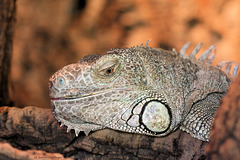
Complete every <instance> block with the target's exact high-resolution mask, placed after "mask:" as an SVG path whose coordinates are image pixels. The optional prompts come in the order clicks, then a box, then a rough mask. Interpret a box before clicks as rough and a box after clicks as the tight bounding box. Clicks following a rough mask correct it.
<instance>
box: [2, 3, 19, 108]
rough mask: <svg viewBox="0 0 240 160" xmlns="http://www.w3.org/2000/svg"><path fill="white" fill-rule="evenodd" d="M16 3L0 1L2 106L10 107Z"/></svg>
mask: <svg viewBox="0 0 240 160" xmlns="http://www.w3.org/2000/svg"><path fill="white" fill-rule="evenodd" d="M15 2H16V1H15V0H0V106H2V105H10V95H9V88H10V87H9V74H10V61H11V55H12V44H13V42H12V41H13V30H14V25H15V13H16V3H15Z"/></svg>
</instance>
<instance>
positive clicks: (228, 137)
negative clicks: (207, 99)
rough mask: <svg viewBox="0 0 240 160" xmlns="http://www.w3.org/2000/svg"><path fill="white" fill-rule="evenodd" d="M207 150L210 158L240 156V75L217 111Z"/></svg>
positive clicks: (234, 157)
mask: <svg viewBox="0 0 240 160" xmlns="http://www.w3.org/2000/svg"><path fill="white" fill-rule="evenodd" d="M207 152H208V159H239V157H240V75H239V76H238V78H237V79H236V81H234V82H233V83H232V85H231V86H230V87H229V90H228V92H227V95H226V96H225V97H224V98H223V100H222V104H221V106H220V107H219V109H218V111H217V113H216V116H215V120H214V123H213V129H212V131H211V139H210V143H209V145H208V146H207Z"/></svg>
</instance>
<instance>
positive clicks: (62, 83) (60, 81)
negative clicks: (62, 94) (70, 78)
mask: <svg viewBox="0 0 240 160" xmlns="http://www.w3.org/2000/svg"><path fill="white" fill-rule="evenodd" d="M64 84H65V79H64V78H63V77H59V78H58V85H59V86H60V87H62V86H63V85H64Z"/></svg>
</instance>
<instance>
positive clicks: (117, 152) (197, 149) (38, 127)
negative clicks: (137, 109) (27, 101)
mask: <svg viewBox="0 0 240 160" xmlns="http://www.w3.org/2000/svg"><path fill="white" fill-rule="evenodd" d="M0 124H1V126H0V128H1V129H0V141H2V142H9V143H10V144H11V145H12V146H13V147H16V148H18V149H21V150H26V149H31V150H44V151H46V152H57V153H61V154H63V155H64V156H65V157H74V158H81V159H88V158H93V159H98V158H104V159H109V158H119V159H137V158H146V159H156V158H157V159H166V158H170V159H171V158H175V159H192V158H193V159H199V158H204V157H205V151H204V148H205V145H206V144H207V143H205V142H202V141H200V140H197V139H195V138H192V137H191V136H190V135H189V134H187V133H185V132H182V131H180V130H177V131H176V132H174V133H172V134H170V135H168V136H166V137H151V136H145V135H139V134H129V133H124V132H119V131H114V130H111V129H104V130H99V131H96V132H92V133H91V134H90V135H89V136H85V135H84V133H83V132H81V133H80V135H79V137H75V134H74V131H73V130H72V131H71V132H70V133H67V132H66V127H60V126H59V124H58V122H57V121H56V120H55V119H54V117H53V116H52V114H51V110H50V109H42V108H37V107H25V108H23V109H20V108H16V107H2V108H0Z"/></svg>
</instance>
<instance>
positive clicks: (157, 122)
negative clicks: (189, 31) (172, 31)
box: [49, 42, 239, 141]
mask: <svg viewBox="0 0 240 160" xmlns="http://www.w3.org/2000/svg"><path fill="white" fill-rule="evenodd" d="M188 46H189V43H187V44H186V45H185V46H183V48H182V49H181V50H180V53H177V52H176V50H175V49H173V51H167V50H163V49H154V48H151V47H149V46H148V42H147V43H146V46H143V45H141V46H137V47H132V48H114V49H111V50H109V51H108V52H107V53H106V55H103V56H101V55H89V56H86V57H84V58H83V59H82V60H80V61H79V62H78V63H74V64H70V65H67V66H65V67H63V68H62V69H61V70H59V71H57V72H56V73H55V74H53V76H52V77H51V78H50V80H49V89H50V97H51V103H52V108H53V114H54V115H55V118H56V119H57V120H58V121H59V122H61V125H65V126H67V127H68V129H67V130H68V131H69V130H71V129H74V130H75V133H76V136H78V134H79V132H80V131H84V132H85V134H86V135H88V134H89V132H90V131H94V130H99V129H103V128H111V129H114V130H120V131H124V132H130V133H139V134H145V135H150V136H165V135H168V134H169V133H171V132H173V131H174V130H176V129H177V128H178V127H180V129H181V130H183V131H186V132H187V133H190V135H191V136H193V137H195V138H198V139H200V140H203V141H208V140H209V134H210V130H211V124H212V121H213V118H214V115H215V112H216V110H217V109H218V106H219V104H220V101H221V99H222V98H223V96H224V95H225V94H226V92H227V89H228V87H229V85H230V83H231V82H232V81H233V77H234V76H236V75H237V72H238V66H239V65H238V64H236V65H233V64H235V62H222V63H220V65H218V68H216V67H213V66H211V63H212V61H213V59H214V56H215V52H213V53H212V54H210V53H211V52H212V50H214V48H215V46H211V47H210V48H209V49H208V50H207V51H205V52H204V53H203V54H202V55H201V56H200V57H199V59H198V60H196V59H195V55H196V54H197V53H198V52H199V50H200V48H201V44H199V45H197V46H196V47H195V49H194V50H193V51H192V52H191V54H190V55H189V56H188V55H186V54H185V52H186V49H187V48H188ZM231 66H234V69H233V72H232V74H230V69H231ZM223 67H225V72H223V71H222V70H221V68H223Z"/></svg>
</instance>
